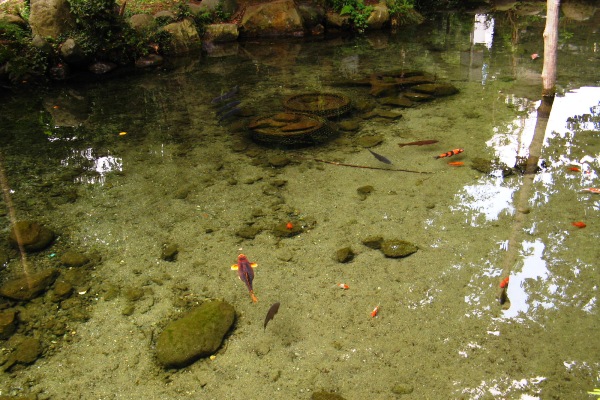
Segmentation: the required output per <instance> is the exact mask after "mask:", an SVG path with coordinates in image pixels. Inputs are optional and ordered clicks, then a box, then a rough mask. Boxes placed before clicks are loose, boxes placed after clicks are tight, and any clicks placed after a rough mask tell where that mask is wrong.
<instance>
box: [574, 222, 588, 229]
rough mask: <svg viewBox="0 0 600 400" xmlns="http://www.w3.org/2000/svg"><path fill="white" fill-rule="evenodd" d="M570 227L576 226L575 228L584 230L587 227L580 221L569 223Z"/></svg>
mask: <svg viewBox="0 0 600 400" xmlns="http://www.w3.org/2000/svg"><path fill="white" fill-rule="evenodd" d="M571 225H573V226H576V227H577V228H579V229H581V228H585V227H586V226H587V225H586V224H585V223H584V222H582V221H577V222H571Z"/></svg>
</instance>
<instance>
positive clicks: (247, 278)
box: [231, 254, 258, 303]
mask: <svg viewBox="0 0 600 400" xmlns="http://www.w3.org/2000/svg"><path fill="white" fill-rule="evenodd" d="M256 267H258V264H256V263H251V262H250V261H249V260H248V257H246V256H245V255H243V254H240V255H239V256H238V258H237V264H233V265H232V266H231V269H234V270H237V272H238V276H239V277H240V280H241V281H242V282H244V283H245V284H246V287H247V288H248V291H249V292H250V298H251V299H252V302H253V303H256V302H257V301H258V299H257V298H256V296H255V295H254V290H253V289H252V281H253V280H254V269H253V268H256Z"/></svg>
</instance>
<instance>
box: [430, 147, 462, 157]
mask: <svg viewBox="0 0 600 400" xmlns="http://www.w3.org/2000/svg"><path fill="white" fill-rule="evenodd" d="M463 151H465V149H454V150H450V151H448V152H446V153H442V154H440V155H439V156H437V157H435V158H444V157H452V156H455V155H457V154H460V153H462V152H463Z"/></svg>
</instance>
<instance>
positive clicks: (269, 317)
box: [264, 302, 279, 329]
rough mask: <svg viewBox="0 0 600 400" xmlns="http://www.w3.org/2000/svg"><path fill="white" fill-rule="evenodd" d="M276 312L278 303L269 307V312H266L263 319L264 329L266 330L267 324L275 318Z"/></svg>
mask: <svg viewBox="0 0 600 400" xmlns="http://www.w3.org/2000/svg"><path fill="white" fill-rule="evenodd" d="M278 311H279V302H277V303H273V305H271V307H269V311H267V316H266V317H265V325H264V329H267V324H268V323H269V321H270V320H272V319H273V318H274V317H275V314H277V312H278Z"/></svg>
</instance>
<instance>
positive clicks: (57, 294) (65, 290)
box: [52, 281, 73, 303]
mask: <svg viewBox="0 0 600 400" xmlns="http://www.w3.org/2000/svg"><path fill="white" fill-rule="evenodd" d="M71 293H73V285H71V284H70V283H69V282H65V281H60V282H56V284H55V285H54V290H53V291H52V301H54V302H55V303H56V302H59V301H61V300H64V299H66V298H68V297H69V296H71Z"/></svg>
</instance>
